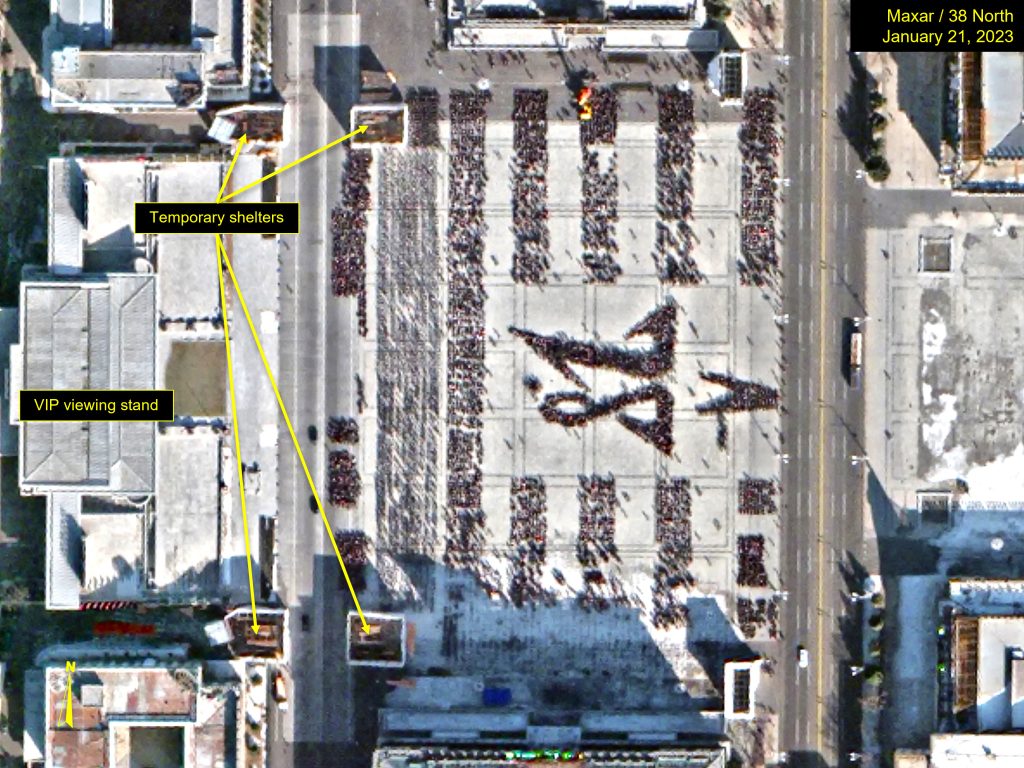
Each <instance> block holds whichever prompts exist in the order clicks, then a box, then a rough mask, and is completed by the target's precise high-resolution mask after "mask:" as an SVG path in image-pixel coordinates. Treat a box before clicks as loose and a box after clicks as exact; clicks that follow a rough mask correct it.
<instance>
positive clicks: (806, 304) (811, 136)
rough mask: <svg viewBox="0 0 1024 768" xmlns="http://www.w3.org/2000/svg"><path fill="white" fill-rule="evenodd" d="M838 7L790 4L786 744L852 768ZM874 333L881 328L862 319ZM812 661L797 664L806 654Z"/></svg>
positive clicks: (850, 417) (858, 408)
mask: <svg viewBox="0 0 1024 768" xmlns="http://www.w3.org/2000/svg"><path fill="white" fill-rule="evenodd" d="M846 13H847V12H846V10H845V9H844V7H843V5H842V4H841V3H839V2H836V0H824V2H822V0H790V2H789V3H788V10H787V43H786V54H787V55H788V62H787V63H786V65H785V66H784V71H785V73H786V79H787V82H786V83H785V87H784V93H785V107H784V122H783V124H784V130H785V146H786V149H785V160H784V170H783V173H784V176H785V177H786V178H787V179H788V180H789V181H788V182H784V183H788V186H786V187H784V196H785V203H784V214H783V217H784V224H783V227H784V231H785V240H784V260H783V268H784V272H785V283H784V296H785V299H784V308H783V312H784V313H785V314H786V315H788V318H787V319H784V320H783V322H785V326H784V336H785V343H784V358H785V364H786V371H785V382H786V392H785V408H786V418H785V427H784V431H785V436H786V443H785V448H784V451H785V454H786V458H785V462H786V463H785V464H784V465H783V467H782V477H783V485H784V498H785V516H784V523H783V525H784V540H785V544H784V546H783V553H782V554H783V568H782V579H783V588H784V589H785V590H786V592H787V594H786V597H787V602H786V607H785V610H784V614H783V615H784V621H783V627H784V629H783V632H784V637H785V640H784V643H785V645H784V657H783V664H782V674H783V685H784V686H785V691H784V696H783V697H782V701H784V702H785V705H784V709H783V711H782V728H781V744H780V748H781V749H783V750H786V751H787V752H788V753H789V756H790V762H791V763H792V764H799V765H833V766H834V765H844V764H847V762H848V760H849V757H848V755H849V753H850V752H851V751H855V750H856V747H857V743H858V741H859V737H858V730H859V728H858V714H857V712H858V710H857V705H856V693H855V687H856V684H857V683H858V682H859V680H857V679H855V678H852V677H851V675H850V662H851V659H853V658H855V657H856V650H855V649H856V645H855V634H856V630H855V627H856V622H855V621H854V618H855V616H856V614H855V607H854V606H853V605H852V604H851V602H850V601H849V599H848V595H849V593H850V591H851V585H852V583H853V582H852V581H851V579H850V576H849V574H851V573H857V572H858V571H859V570H860V569H861V568H862V566H863V562H864V552H863V549H864V544H863V539H864V537H863V511H862V503H863V502H862V498H863V495H862V483H863V474H862V472H863V465H854V464H853V463H852V462H851V457H856V456H861V455H863V453H864V449H863V447H862V445H863V422H864V410H863V401H862V393H860V392H859V391H856V390H854V389H853V388H852V387H851V386H850V382H849V381H848V377H847V375H846V372H845V368H844V356H845V354H846V349H847V343H848V342H847V337H848V334H849V330H850V327H849V321H850V319H851V318H856V317H866V316H867V315H868V314H869V311H868V308H866V307H865V306H864V304H863V300H864V297H865V274H864V237H863V226H864V216H865V208H866V203H865V196H866V193H867V190H866V186H865V183H864V182H863V181H862V180H860V179H859V178H858V176H857V169H858V168H860V162H859V160H858V157H857V153H856V151H855V149H854V147H853V146H852V141H851V138H850V137H849V135H848V134H849V133H850V130H849V128H846V127H845V126H846V125H848V124H854V125H855V124H856V114H857V109H858V105H857V99H858V98H862V97H861V96H860V95H859V94H858V93H857V88H856V87H855V86H854V84H853V82H854V71H853V67H852V66H851V63H852V62H855V61H856V59H851V57H850V54H849V53H848V51H847V40H848V31H849V24H848V20H847V16H846ZM865 333H867V334H870V333H871V329H870V321H867V322H866V324H865ZM801 645H802V646H804V647H805V648H807V649H808V651H809V664H808V666H807V668H805V669H801V668H800V667H799V665H798V664H797V647H798V646H801Z"/></svg>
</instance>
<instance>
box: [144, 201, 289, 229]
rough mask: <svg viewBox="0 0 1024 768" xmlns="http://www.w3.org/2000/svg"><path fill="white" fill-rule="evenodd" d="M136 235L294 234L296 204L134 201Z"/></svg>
mask: <svg viewBox="0 0 1024 768" xmlns="http://www.w3.org/2000/svg"><path fill="white" fill-rule="evenodd" d="M135 232H136V234H139V235H218V234H219V235H247V234H251V235H297V234H299V204H298V203H136V204H135Z"/></svg>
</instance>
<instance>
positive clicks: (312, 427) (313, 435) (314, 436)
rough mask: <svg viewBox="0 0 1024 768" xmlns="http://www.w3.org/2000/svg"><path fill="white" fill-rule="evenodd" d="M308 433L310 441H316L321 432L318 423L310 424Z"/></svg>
mask: <svg viewBox="0 0 1024 768" xmlns="http://www.w3.org/2000/svg"><path fill="white" fill-rule="evenodd" d="M306 434H307V435H308V436H309V442H311V443H315V442H316V439H317V437H319V435H320V433H319V432H317V429H316V424H310V425H309V429H307V430H306Z"/></svg>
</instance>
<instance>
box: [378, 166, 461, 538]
mask: <svg viewBox="0 0 1024 768" xmlns="http://www.w3.org/2000/svg"><path fill="white" fill-rule="evenodd" d="M376 175H377V200H378V202H377V205H378V207H379V209H380V210H381V211H382V212H390V211H402V215H401V216H393V215H382V216H381V217H380V219H379V221H378V227H377V229H378V238H377V249H376V251H377V252H376V274H375V280H374V282H375V283H376V291H375V304H376V306H375V310H376V312H375V316H376V324H375V328H376V337H377V353H376V361H377V364H376V374H377V386H376V390H377V393H376V407H377V435H376V449H377V450H376V462H375V472H374V484H375V486H376V492H377V505H376V509H377V530H378V541H379V542H382V544H383V546H384V547H385V548H386V549H388V550H389V551H392V552H405V553H415V554H425V553H427V552H433V551H434V548H435V546H436V543H437V537H438V533H437V528H438V516H439V513H438V496H439V495H440V494H439V493H438V484H439V482H441V480H440V479H439V470H438V466H439V465H440V464H441V461H440V451H441V443H442V436H441V430H442V427H441V423H440V422H441V402H442V396H441V387H442V386H443V385H442V383H441V382H440V381H439V377H438V371H439V369H440V367H441V365H442V362H441V361H442V359H443V357H442V345H443V343H444V329H443V325H444V306H443V304H442V301H441V296H442V291H441V284H442V282H443V274H442V267H441V264H442V262H441V256H440V253H439V248H438V245H439V243H438V235H439V226H438V212H437V210H436V208H435V207H434V206H433V201H434V200H435V199H436V196H437V186H438V181H437V179H436V175H437V157H436V153H434V152H431V151H416V152H382V153H381V154H380V155H379V157H378V159H377V172H376Z"/></svg>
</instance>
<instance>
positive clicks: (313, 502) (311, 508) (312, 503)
mask: <svg viewBox="0 0 1024 768" xmlns="http://www.w3.org/2000/svg"><path fill="white" fill-rule="evenodd" d="M309 511H310V512H312V513H313V514H314V515H315V514H316V513H317V512H319V511H320V507H319V505H318V504H317V503H316V496H314V495H313V494H310V495H309Z"/></svg>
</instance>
